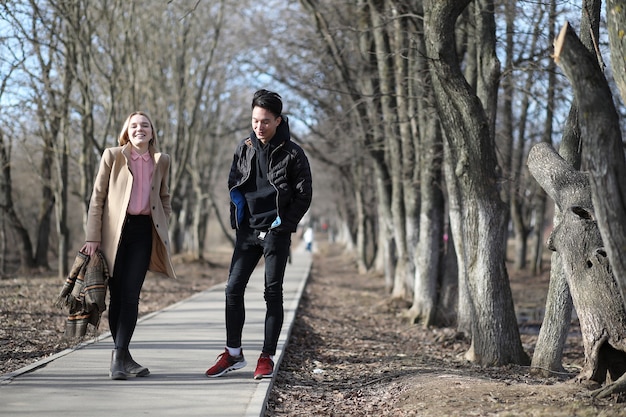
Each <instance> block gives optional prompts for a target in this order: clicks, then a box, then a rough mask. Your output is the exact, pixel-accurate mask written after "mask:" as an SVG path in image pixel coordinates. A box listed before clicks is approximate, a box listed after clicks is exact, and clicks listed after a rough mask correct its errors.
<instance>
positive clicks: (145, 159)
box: [130, 148, 150, 162]
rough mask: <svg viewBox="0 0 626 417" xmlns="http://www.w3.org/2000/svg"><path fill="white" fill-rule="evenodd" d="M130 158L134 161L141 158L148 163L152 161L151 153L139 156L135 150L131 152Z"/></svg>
mask: <svg viewBox="0 0 626 417" xmlns="http://www.w3.org/2000/svg"><path fill="white" fill-rule="evenodd" d="M130 157H131V158H133V161H136V160H138V159H139V158H140V157H141V159H143V160H144V161H146V162H148V161H149V160H150V152H144V153H143V154H141V155H140V154H138V153H137V151H136V150H135V148H133V149H132V150H131V151H130Z"/></svg>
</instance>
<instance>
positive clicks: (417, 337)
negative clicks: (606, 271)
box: [0, 243, 626, 417]
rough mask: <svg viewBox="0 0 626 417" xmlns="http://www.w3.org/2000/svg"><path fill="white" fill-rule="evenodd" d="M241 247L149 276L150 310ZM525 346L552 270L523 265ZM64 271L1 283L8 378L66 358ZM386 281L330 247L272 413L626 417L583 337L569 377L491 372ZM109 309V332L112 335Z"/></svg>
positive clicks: (196, 284)
mask: <svg viewBox="0 0 626 417" xmlns="http://www.w3.org/2000/svg"><path fill="white" fill-rule="evenodd" d="M229 258H230V252H229V251H227V250H224V251H214V252H212V253H211V255H210V257H209V259H208V260H207V261H206V262H203V263H194V262H188V261H186V260H185V259H183V258H178V259H176V266H177V272H178V274H179V276H180V278H179V279H178V280H176V281H174V280H168V279H163V278H156V277H151V276H149V277H148V278H147V279H146V283H145V285H144V290H143V292H142V302H141V308H140V314H142V315H144V314H147V313H149V312H152V311H155V310H158V309H160V308H163V307H165V306H167V305H169V304H172V303H174V302H176V301H179V300H182V299H184V298H187V297H188V296H190V295H192V294H193V293H195V292H197V291H201V290H204V289H206V288H209V287H211V286H213V285H215V284H217V283H219V282H222V281H224V280H225V279H226V273H227V269H228V261H229ZM510 279H511V287H512V291H513V294H514V298H515V303H516V311H517V312H518V316H519V318H520V330H521V333H522V343H523V345H524V348H525V349H526V351H527V352H528V353H529V355H532V351H533V349H534V345H535V342H536V338H537V329H538V325H539V324H540V317H541V309H542V307H543V305H544V303H545V294H546V292H547V286H548V282H547V273H545V274H543V275H542V276H539V277H531V276H527V275H524V274H513V273H511V277H510ZM61 286H62V282H59V278H57V277H50V276H46V277H30V278H28V279H26V278H18V277H13V278H8V279H3V280H0V323H1V324H0V326H1V327H0V374H4V373H8V372H12V371H14V370H16V369H19V368H21V367H23V366H26V365H28V364H30V363H33V362H34V361H36V360H39V359H42V358H44V357H46V356H49V355H51V354H54V353H56V352H58V351H60V350H62V349H64V348H66V347H68V346H69V345H70V344H69V343H68V342H65V341H63V338H62V335H63V326H64V321H65V314H64V312H62V311H60V310H59V309H58V308H56V307H54V306H53V302H54V299H55V297H56V295H57V294H58V292H59V291H60V289H61ZM408 306H409V304H408V303H406V302H390V300H389V299H388V297H387V296H386V294H385V291H384V282H383V278H382V277H380V276H378V275H359V274H357V272H356V268H355V264H354V262H353V259H352V258H351V256H350V255H348V254H345V253H344V252H343V251H342V250H341V248H340V247H337V246H329V245H327V244H324V243H321V244H319V245H318V251H317V253H316V254H315V258H314V264H313V270H312V274H311V277H310V279H309V282H308V285H307V287H306V289H305V291H304V294H303V298H302V302H301V305H300V308H299V311H298V314H297V316H296V322H295V323H294V326H293V330H292V334H291V338H290V341H289V344H288V346H287V349H286V351H285V355H284V357H283V361H282V363H281V365H280V369H279V372H278V374H277V376H276V381H275V383H274V385H273V388H272V391H271V393H270V397H269V401H268V406H267V412H266V416H268V417H270V416H289V417H296V416H316V417H319V416H327V417H335V416H336V417H339V416H341V417H347V416H353V417H364V416H399V417H400V416H502V417H505V416H554V417H560V416H581V417H586V416H626V407H624V404H623V403H620V402H618V401H617V399H616V398H609V399H604V400H592V399H591V398H590V396H589V393H588V391H587V390H586V389H585V388H583V387H581V386H579V385H577V384H575V383H574V382H573V377H574V376H575V375H576V373H577V372H578V370H579V369H580V367H581V365H582V359H583V357H582V355H583V353H582V345H581V341H580V338H579V337H576V336H575V334H576V332H575V330H576V327H575V326H574V327H573V330H574V331H573V336H572V337H570V338H569V339H568V345H567V347H566V350H565V357H564V365H565V367H566V369H567V370H568V371H569V372H570V374H568V375H555V376H554V377H553V378H549V379H545V378H538V377H534V376H532V375H531V374H530V370H529V368H528V367H520V366H510V367H504V368H481V367H478V366H475V365H472V364H470V363H468V362H467V361H465V360H464V359H463V354H464V353H465V351H466V350H467V349H468V342H467V341H466V340H463V339H461V338H459V337H457V336H456V335H455V332H454V330H453V329H424V328H422V327H421V326H418V325H414V324H410V323H408V322H406V321H404V320H402V319H401V316H402V312H403V311H404V310H405V309H406V308H407V307H408ZM106 330H107V328H106V313H105V317H104V320H103V324H102V325H101V328H100V331H106Z"/></svg>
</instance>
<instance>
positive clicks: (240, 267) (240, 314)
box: [226, 229, 291, 355]
mask: <svg viewBox="0 0 626 417" xmlns="http://www.w3.org/2000/svg"><path fill="white" fill-rule="evenodd" d="M290 246H291V233H289V232H286V233H284V232H283V233H276V232H274V231H269V232H268V233H267V234H266V235H265V237H264V238H263V239H260V238H259V232H258V231H255V230H251V229H240V230H237V239H236V242H235V249H234V251H233V257H232V261H231V264H230V272H229V276H228V283H227V284H226V346H229V347H233V348H237V347H240V346H241V334H242V331H243V325H244V322H245V318H246V312H245V305H244V293H245V291H246V286H247V285H248V281H249V280H250V276H251V275H252V272H253V271H254V269H255V268H256V266H257V264H258V263H259V261H260V259H261V256H263V257H264V259H265V291H264V298H265V305H266V312H265V333H264V339H263V353H267V354H270V355H274V354H276V346H277V345H278V338H279V336H280V331H281V328H282V326H283V319H284V310H283V279H284V277H285V268H286V266H287V260H288V259H289V247H290Z"/></svg>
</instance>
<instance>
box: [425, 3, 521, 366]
mask: <svg viewBox="0 0 626 417" xmlns="http://www.w3.org/2000/svg"><path fill="white" fill-rule="evenodd" d="M469 3H470V2H469V1H433V2H430V1H429V2H426V3H425V7H424V9H425V10H427V18H426V20H425V21H426V23H427V29H426V31H425V34H426V50H427V54H428V59H429V63H430V69H431V74H432V78H433V86H434V91H435V98H436V103H437V108H438V113H439V116H440V118H441V119H442V124H443V126H444V130H445V134H446V138H447V141H448V143H447V147H448V148H449V150H450V152H449V155H450V160H448V161H446V164H449V165H450V167H451V169H452V170H454V172H455V174H456V177H457V181H458V190H459V193H460V195H459V197H460V199H459V203H460V207H459V208H460V210H461V211H460V218H459V220H461V224H457V227H456V230H457V231H458V234H455V242H458V241H462V242H464V245H463V246H462V247H459V246H457V254H458V257H459V260H460V261H459V265H463V267H464V268H463V269H461V270H459V275H460V278H459V279H460V280H467V285H468V290H469V295H470V299H469V301H470V303H471V307H472V310H471V311H472V323H471V329H472V333H471V337H472V344H471V348H470V351H468V352H467V354H466V356H467V357H468V359H470V360H472V361H475V362H477V363H482V364H491V365H494V364H506V363H520V364H525V363H528V362H529V360H528V357H527V355H526V354H525V352H524V351H523V349H522V346H521V341H520V336H519V330H518V327H517V319H516V317H515V312H514V309H513V300H512V297H511V290H510V287H509V284H508V275H507V271H506V268H505V265H504V262H505V255H506V254H505V248H506V223H505V219H506V212H505V210H506V208H505V206H504V205H503V203H502V200H501V199H500V197H499V193H498V187H497V182H496V179H497V175H496V173H495V169H496V164H497V161H496V156H495V152H494V146H493V135H492V130H491V129H492V127H491V126H492V124H490V121H489V120H490V117H489V113H486V112H485V107H483V103H485V106H486V108H489V109H490V108H491V107H490V105H489V103H491V102H492V98H491V97H490V96H489V94H487V90H489V89H490V87H489V83H490V81H488V78H489V77H493V74H494V72H493V71H494V68H493V66H496V65H497V62H495V61H494V58H495V55H490V54H489V53H488V50H489V48H490V47H491V48H493V44H491V46H490V43H489V39H491V41H493V40H494V38H493V37H488V38H486V39H484V40H482V39H481V40H479V39H477V40H476V41H477V42H478V41H483V42H484V43H483V44H482V46H481V47H480V48H479V49H480V50H481V51H483V52H482V53H481V56H482V57H483V61H481V62H482V64H481V66H480V67H478V71H479V72H480V74H481V76H480V77H485V78H484V81H485V82H484V83H481V85H483V86H484V87H485V88H481V87H479V88H478V89H479V90H481V91H483V93H481V94H486V95H483V96H482V98H481V99H479V97H478V96H477V95H475V94H473V93H472V91H471V88H470V85H469V84H468V82H467V81H466V79H465V78H464V77H463V75H462V73H461V71H460V66H459V61H458V57H457V54H456V46H455V38H454V24H455V22H456V19H457V17H458V16H459V15H460V14H461V13H462V12H463V10H464V9H465V7H466V6H467V5H468V4H469ZM481 4H484V6H483V7H485V10H484V11H481V12H480V13H479V15H480V16H481V18H483V19H485V20H484V21H483V22H482V23H481V27H484V30H486V31H488V30H494V29H493V28H494V20H493V19H494V16H493V13H490V10H489V9H490V7H492V4H491V5H490V4H489V3H488V2H485V3H481ZM490 27H491V29H489V28H490ZM483 65H487V67H483ZM489 66H492V67H491V68H490V67H489ZM491 82H493V80H492V81H491ZM493 93H495V92H494V91H492V92H491V94H493ZM461 259H463V263H461ZM494 317H499V318H500V319H499V320H498V321H497V323H496V321H495V320H493V318H494Z"/></svg>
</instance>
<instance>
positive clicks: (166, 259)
mask: <svg viewBox="0 0 626 417" xmlns="http://www.w3.org/2000/svg"><path fill="white" fill-rule="evenodd" d="M130 150H131V144H130V143H128V144H126V145H124V146H117V147H113V148H107V149H105V150H104V153H103V154H102V158H101V160H100V168H99V169H98V174H97V175H96V180H95V183H94V187H93V193H92V195H91V201H90V203H89V213H88V215H87V237H86V240H87V241H88V242H100V250H101V251H102V253H103V254H104V257H105V259H106V261H107V264H108V266H109V269H110V270H111V271H113V268H114V266H115V256H116V254H117V248H118V246H119V243H120V238H121V236H122V227H123V226H124V220H125V218H126V210H127V208H128V204H129V202H130V193H131V190H132V188H133V176H132V174H131V171H130V162H129V160H130ZM150 154H151V155H152V157H153V158H154V173H153V175H152V186H151V190H150V211H151V217H152V226H153V227H152V255H151V256H150V266H149V267H148V269H149V270H150V271H153V272H156V273H158V274H162V275H166V276H169V277H173V278H176V273H175V272H174V267H173V265H172V259H171V252H170V240H169V232H168V219H169V216H170V214H171V212H172V207H171V205H170V194H169V188H168V184H167V183H168V177H169V166H170V157H169V155H167V154H164V153H159V152H154V148H153V147H152V146H150Z"/></svg>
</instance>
